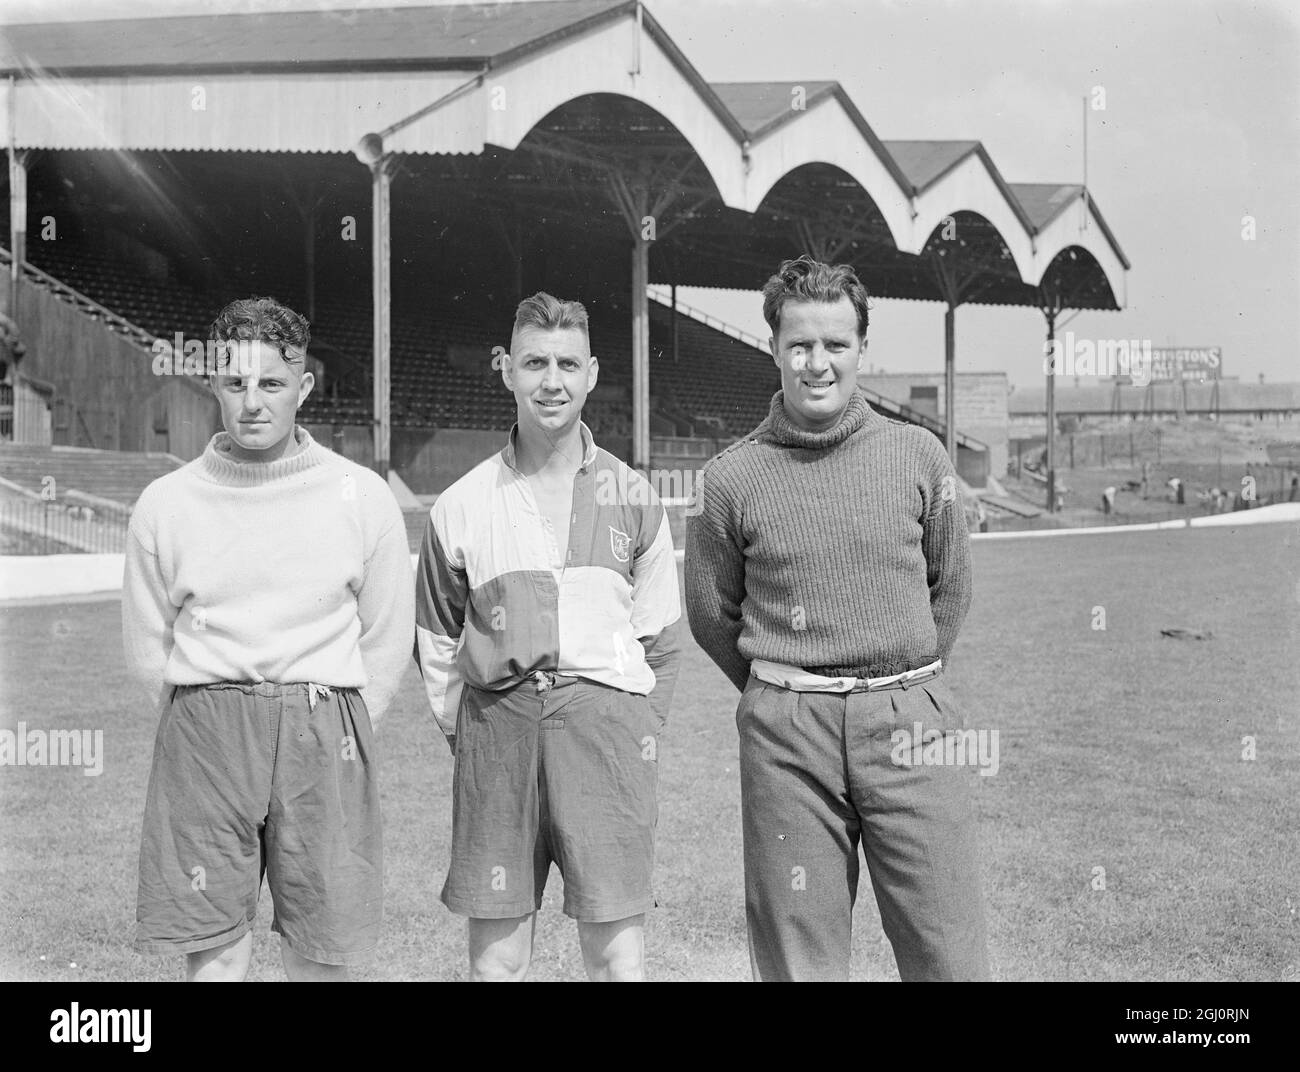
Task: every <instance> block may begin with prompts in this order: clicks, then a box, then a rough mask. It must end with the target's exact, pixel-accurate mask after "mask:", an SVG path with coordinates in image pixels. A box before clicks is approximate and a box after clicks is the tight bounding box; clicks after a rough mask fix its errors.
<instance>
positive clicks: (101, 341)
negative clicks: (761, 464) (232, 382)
mask: <svg viewBox="0 0 1300 1072" xmlns="http://www.w3.org/2000/svg"><path fill="white" fill-rule="evenodd" d="M142 40H148V41H149V42H150V47H149V48H148V50H147V55H144V54H142V52H141V50H140V48H139V43H140V42H141V41H142ZM0 75H2V76H3V80H2V81H0V130H2V131H3V135H4V141H5V143H6V145H7V146H9V148H10V182H9V188H8V196H6V197H5V198H4V199H3V205H0V212H3V214H4V219H3V222H4V227H5V231H6V233H8V234H9V236H10V241H9V243H8V247H9V248H8V249H6V250H5V251H4V253H3V260H4V267H5V269H6V272H7V274H8V275H9V277H10V285H9V286H8V287H4V288H0V303H3V304H2V305H0V308H3V309H4V310H5V311H6V312H7V313H9V314H10V315H11V316H12V318H13V320H14V321H15V323H16V324H17V327H18V330H19V332H20V333H21V336H22V339H23V344H24V346H25V349H26V353H25V356H24V357H22V359H21V360H20V361H16V362H10V363H9V365H8V367H7V370H6V384H5V387H4V391H5V395H4V396H2V397H0V410H4V411H6V412H7V416H5V417H4V425H3V427H2V428H0V438H4V439H8V440H11V441H12V444H11V445H5V444H0V469H2V470H3V473H2V474H0V475H4V476H6V477H7V478H8V479H9V480H10V482H11V483H13V484H16V485H17V484H24V481H25V480H26V478H23V479H21V480H20V479H16V478H15V475H14V474H21V473H22V472H25V470H24V469H23V465H22V464H20V463H19V453H20V451H26V452H27V455H28V457H29V458H30V457H31V456H33V455H32V452H33V451H36V450H38V449H44V450H46V451H57V450H63V451H65V452H66V451H69V450H77V451H80V452H82V453H81V455H80V457H81V459H82V460H83V461H86V460H87V459H89V457H90V452H93V451H111V452H116V453H118V454H119V455H121V461H120V465H119V467H120V468H122V467H125V468H123V475H122V476H121V478H120V479H117V478H114V479H116V480H117V482H116V483H114V480H112V479H108V478H107V477H104V476H103V473H101V477H103V479H104V483H103V484H102V485H101V486H102V487H104V488H109V487H112V488H113V489H114V490H113V492H112V494H113V495H115V496H117V497H118V498H119V499H120V501H123V502H130V501H131V499H132V498H133V494H132V489H133V488H134V487H135V485H136V484H138V483H139V480H143V479H144V478H145V476H146V475H147V474H148V472H150V471H152V468H153V467H156V465H157V464H159V459H162V464H164V465H175V464H179V463H180V462H182V461H184V460H186V459H189V458H193V457H195V456H197V455H198V454H199V453H200V452H201V450H202V448H203V446H204V445H205V443H206V442H207V440H208V438H209V437H210V435H211V434H212V432H213V431H214V430H216V428H217V412H216V407H215V403H214V402H213V400H212V399H211V397H210V396H209V395H208V393H207V392H206V390H205V388H204V387H203V385H202V382H201V380H200V378H199V377H197V376H192V375H161V376H160V375H156V374H155V367H154V363H153V356H154V354H155V353H156V351H157V341H158V340H166V341H168V342H170V341H171V340H174V339H176V338H177V336H180V337H181V339H182V341H185V340H194V339H203V338H204V337H205V334H206V326H207V324H208V323H209V322H210V321H211V319H212V317H213V316H214V314H215V312H216V311H217V310H218V309H219V308H220V307H221V306H222V305H223V304H225V303H226V302H227V301H229V300H231V299H233V298H236V297H246V296H248V295H249V294H271V295H274V296H275V297H277V298H279V299H281V300H282V301H285V302H287V303H288V304H290V305H291V306H294V307H295V308H298V309H300V310H301V311H303V312H304V313H305V314H306V315H307V316H308V318H309V319H310V321H311V322H312V332H313V336H312V348H311V356H312V359H313V360H314V362H316V368H317V369H318V370H319V372H320V373H321V377H320V386H318V388H317V391H316V392H315V393H314V395H313V397H312V398H311V399H310V400H309V401H308V403H307V405H306V406H305V408H304V410H303V413H302V417H301V420H302V423H304V424H305V425H306V426H307V427H308V428H309V429H310V430H311V431H312V433H313V434H314V435H316V436H317V438H319V439H321V440H322V441H323V442H327V443H329V444H331V445H332V446H334V448H335V449H338V450H341V451H343V452H345V453H346V454H347V455H348V456H349V457H353V458H355V459H356V460H358V461H361V462H363V463H364V464H368V465H373V466H374V467H375V468H376V469H378V470H379V471H381V472H384V473H389V472H393V471H395V472H396V474H397V475H398V476H399V477H400V478H401V480H400V481H399V484H402V485H404V486H405V488H407V489H410V491H412V492H414V493H415V494H416V495H421V496H428V495H432V494H436V493H437V492H439V491H440V490H441V489H443V488H445V487H446V486H447V485H448V484H449V483H450V482H451V481H453V480H454V479H456V478H457V477H459V476H460V475H461V474H462V473H464V472H465V471H467V470H468V468H469V467H471V466H472V465H473V464H475V463H476V462H477V461H479V460H481V459H482V458H483V457H484V456H486V455H487V454H488V453H490V452H491V451H492V450H495V449H498V448H499V446H500V442H501V433H502V432H503V431H504V430H505V429H507V428H508V427H509V426H510V423H511V422H512V420H513V400H512V398H511V396H510V395H509V394H508V392H506V391H505V389H504V387H503V386H502V385H501V383H500V376H499V372H498V371H497V368H496V367H495V366H494V364H493V358H494V356H495V353H499V352H500V350H497V351H495V353H494V347H499V348H502V349H504V348H505V347H506V346H507V345H508V342H509V329H510V323H511V319H512V317H513V311H514V307H515V305H516V303H517V302H518V300H519V299H520V297H522V296H524V295H527V294H529V293H532V292H533V291H535V290H537V289H541V288H544V289H547V290H550V291H552V292H554V293H556V294H559V295H561V296H565V297H577V298H580V299H581V300H582V301H583V302H584V304H585V305H586V306H587V308H588V310H589V313H590V316H591V338H592V349H593V352H594V353H595V354H596V355H597V356H598V357H599V358H600V383H599V385H598V387H597V389H596V390H595V391H594V392H593V394H592V397H591V400H590V402H589V407H588V410H587V412H586V419H587V421H588V423H589V424H590V425H591V426H592V428H593V430H594V432H595V434H596V435H597V437H598V439H599V440H600V441H601V442H602V444H603V445H605V446H606V447H608V448H609V449H611V450H613V451H614V452H615V453H616V454H619V455H620V456H623V457H625V458H626V459H627V460H629V461H630V462H632V463H633V464H635V465H637V466H638V467H640V468H642V469H647V470H654V469H661V470H672V471H674V472H680V471H682V470H691V469H695V468H698V467H699V466H700V465H702V464H703V462H704V461H705V460H706V459H707V458H708V457H709V456H710V455H711V454H713V453H715V452H716V451H717V450H718V449H720V448H721V447H722V446H724V445H725V444H726V443H728V442H730V441H731V440H733V439H734V438H735V437H737V436H739V435H743V434H744V433H745V432H747V431H748V430H750V429H751V428H753V427H754V425H755V424H757V423H758V422H759V421H760V420H761V419H762V417H763V415H764V414H765V412H766V410H767V406H768V403H769V401H770V398H771V395H772V393H773V392H774V391H775V390H776V389H777V388H778V387H779V375H778V372H777V370H776V368H775V367H774V365H773V363H772V359H771V357H770V355H769V354H768V353H767V352H766V350H765V348H764V346H763V344H761V343H760V342H759V341H758V340H756V339H752V338H749V337H747V336H745V335H744V333H743V332H739V331H736V330H734V329H729V328H727V327H726V326H725V325H719V324H717V323H716V322H712V321H711V320H710V318H707V317H705V316H703V315H702V314H698V313H696V312H695V311H694V310H689V309H686V308H683V307H680V306H679V305H678V303H677V302H676V300H675V294H676V287H678V286H696V287H701V286H704V287H725V288H740V289H749V290H754V289H757V288H758V287H760V286H761V285H762V283H763V281H764V280H765V279H766V278H767V276H768V275H770V273H771V272H772V271H773V270H774V269H775V267H776V265H777V264H778V263H779V262H780V260H782V259H784V258H786V257H792V256H797V255H798V254H800V253H802V252H810V253H812V254H814V255H815V256H818V257H820V258H823V259H828V260H842V261H848V262H850V263H852V264H854V265H855V266H856V267H857V269H858V270H859V273H860V274H861V276H862V278H863V281H864V282H865V283H866V284H867V286H868V289H869V290H870V291H871V292H872V294H873V295H874V296H877V297H897V298H912V299H919V300H925V301H932V302H938V303H940V304H942V305H943V307H944V310H945V319H946V329H947V330H946V346H945V349H944V352H943V353H936V355H935V359H934V367H935V369H936V370H939V371H941V372H943V373H944V374H945V375H946V376H947V377H948V380H947V382H948V384H949V385H950V386H951V384H952V383H953V382H954V380H953V379H952V377H953V376H954V367H955V356H954V355H955V348H956V331H955V312H956V310H957V308H959V307H960V306H961V305H963V304H967V303H977V304H996V305H1006V306H1019V307H1022V308H1024V309H1027V310H1037V311H1038V312H1039V313H1040V314H1041V315H1043V316H1044V317H1045V318H1046V323H1047V330H1048V333H1049V336H1050V332H1051V331H1052V328H1053V324H1054V322H1055V318H1056V317H1057V316H1058V315H1059V314H1060V313H1061V312H1062V311H1063V310H1065V309H1084V308H1086V309H1117V308H1120V307H1122V305H1123V303H1124V300H1125V286H1126V273H1127V270H1128V267H1129V263H1128V261H1127V259H1126V258H1125V256H1124V254H1123V252H1122V250H1121V249H1120V247H1119V245H1118V242H1117V240H1116V238H1115V236H1114V234H1113V233H1112V232H1111V231H1110V229H1109V228H1108V227H1107V226H1106V223H1105V221H1104V219H1103V218H1102V216H1101V213H1100V210H1099V208H1098V206H1097V203H1096V200H1095V198H1093V197H1092V196H1091V194H1090V193H1089V191H1087V190H1086V189H1084V188H1083V187H1080V186H1077V185H1069V184H1041V183H1035V184H1011V183H1008V182H1006V181H1005V180H1004V179H1003V177H1002V176H1001V174H1000V172H999V171H998V169H997V167H996V165H995V164H994V162H993V160H992V159H991V158H990V156H989V154H988V153H987V152H986V151H985V149H984V148H983V146H982V145H981V144H980V143H979V142H978V141H964V142H933V141H924V142H923V141H881V140H880V139H879V138H878V137H877V136H876V135H875V133H874V132H873V131H872V129H871V127H870V126H869V125H868V123H867V121H866V119H865V118H864V117H863V115H862V114H861V112H860V111H859V110H858V108H857V107H856V105H855V104H854V102H853V101H852V100H851V99H850V98H849V97H848V95H847V93H845V91H844V90H843V88H842V87H841V86H840V85H839V84H838V83H836V82H833V81H809V82H805V83H772V82H755V83H717V84H711V83H708V82H706V81H705V80H704V79H703V78H702V77H701V75H700V74H699V73H698V72H697V71H696V70H695V68H694V67H693V66H692V65H691V63H690V61H689V60H688V59H687V57H686V56H685V55H684V53H683V52H682V50H681V49H680V48H679V47H678V46H677V45H676V44H675V43H674V42H673V41H672V39H671V38H670V37H669V36H668V35H667V33H666V32H665V31H664V30H663V28H662V27H660V26H659V24H658V23H657V22H656V21H655V20H654V18H653V16H652V14H651V12H650V10H648V8H647V7H646V5H644V4H641V3H638V2H635V0H554V2H541V3H502V4H492V5H468V6H466V5H458V6H454V7H437V6H431V7H424V8H401V9H390V10H381V9H371V10H364V11H355V12H345V13H340V12H336V11H331V12H320V11H303V12H292V13H278V14H248V15H226V16H221V17H219V18H216V17H205V16H186V17H159V18H149V19H124V20H113V21H104V22H89V23H76V24H58V25H54V24H24V25H11V26H7V27H3V28H0ZM1088 223H1090V224H1091V225H1090V226H1085V224H1088ZM651 284H654V285H655V286H654V294H653V296H652V295H651ZM869 397H870V398H871V400H872V402H873V404H874V405H876V407H877V408H878V409H880V410H881V411H882V412H885V413H887V414H888V415H890V416H892V417H895V418H897V419H902V420H909V421H912V422H914V423H917V424H920V425H922V426H923V427H926V428H928V429H930V430H931V431H932V432H934V434H935V435H936V436H938V437H939V438H940V439H942V440H944V441H945V442H946V443H947V444H948V447H949V450H950V452H951V454H952V456H953V458H954V461H955V462H956V463H957V466H958V471H959V473H960V474H961V475H962V477H963V478H964V479H965V480H966V481H967V483H969V484H972V485H975V486H982V485H983V482H984V480H985V478H986V477H987V475H988V474H989V457H988V448H987V444H986V443H984V442H982V441H981V440H980V439H979V438H977V437H975V436H972V435H970V434H968V432H967V431H964V430H963V429H962V428H961V426H960V425H961V414H960V412H956V413H954V411H953V407H951V406H948V405H946V403H945V406H944V412H942V413H937V412H923V411H922V410H920V409H916V408H913V407H912V406H911V405H909V404H908V401H907V400H906V399H904V400H896V399H891V398H889V397H886V396H885V395H883V394H880V393H879V392H874V391H873V392H870V393H869ZM941 397H944V398H945V399H947V398H953V397H955V394H954V392H953V391H952V390H949V391H946V392H945V393H944V394H943V395H942V396H941ZM957 397H959V396H957ZM129 459H134V460H133V461H130V464H129V465H128V460H129ZM23 464H25V463H23ZM132 466H134V468H131V467H132ZM127 469H129V470H130V473H135V474H136V476H134V477H133V476H131V475H130V473H128V472H126V470H127ZM44 471H47V472H48V471H49V470H48V469H47V470H44ZM86 473H87V476H86V477H84V478H82V477H78V476H76V475H70V476H69V479H72V480H78V479H84V480H86V481H87V482H89V481H92V480H94V479H97V478H95V477H94V476H93V475H92V474H91V469H89V468H88V469H87V470H86ZM73 486H75V485H73ZM140 486H142V485H140ZM29 490H30V488H29ZM136 493H138V491H137V492H136Z"/></svg>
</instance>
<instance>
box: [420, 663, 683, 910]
mask: <svg viewBox="0 0 1300 1072" xmlns="http://www.w3.org/2000/svg"><path fill="white" fill-rule="evenodd" d="M658 732H659V727H658V725H657V720H656V719H655V717H654V715H653V714H652V713H651V710H650V701H649V699H648V698H647V697H645V696H638V695H636V694H634V693H629V692H623V691H621V690H619V689H615V688H610V687H609V686H606V685H599V684H596V683H595V682H590V681H585V680H577V681H573V680H570V682H569V683H568V684H564V685H556V686H555V687H553V688H551V689H549V690H548V691H546V692H541V693H539V692H538V691H537V689H536V687H535V686H534V684H533V683H532V682H531V681H530V682H526V683H525V684H523V685H520V686H519V687H518V688H515V689H511V690H509V691H506V692H484V691H480V690H478V689H474V688H471V687H469V686H468V685H467V686H466V687H465V689H464V691H463V692H462V693H461V703H460V711H459V713H458V717H457V723H456V773H455V780H454V787H453V812H452V848H451V867H450V868H449V870H448V873H447V882H446V885H444V886H443V890H442V900H443V903H444V904H445V905H446V906H447V907H448V908H450V909H451V910H452V911H453V912H457V913H459V914H460V915H463V916H470V917H472V918H475V919H511V918H514V917H517V916H526V915H530V914H531V913H533V912H535V911H537V909H538V908H540V907H541V903H542V893H543V891H544V890H545V888H546V878H547V874H548V872H549V871H550V867H551V863H552V862H554V863H555V864H556V865H558V867H559V869H560V875H561V876H562V877H563V879H564V913H565V914H566V915H568V916H572V917H573V918H574V919H576V920H578V921H580V922H583V923H609V922H612V921H614V920H619V919H626V918H627V917H628V916H635V915H640V914H641V913H643V912H645V911H647V910H648V909H649V908H650V907H651V906H652V905H653V904H654V894H653V890H652V888H651V874H652V872H653V870H654V844H655V822H656V820H657V819H658V810H657V805H656V800H655V784H656V781H657V777H658V767H659V763H658V746H659V742H658Z"/></svg>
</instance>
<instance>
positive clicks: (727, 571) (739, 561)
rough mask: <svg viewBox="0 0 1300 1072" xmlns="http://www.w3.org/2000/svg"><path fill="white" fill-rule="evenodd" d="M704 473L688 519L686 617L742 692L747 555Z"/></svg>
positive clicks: (722, 499) (720, 494) (721, 497)
mask: <svg viewBox="0 0 1300 1072" xmlns="http://www.w3.org/2000/svg"><path fill="white" fill-rule="evenodd" d="M724 490H725V489H723V488H720V487H719V486H718V484H717V481H716V479H713V480H710V468H706V469H705V471H704V474H703V475H702V477H701V480H700V484H699V487H698V489H697V491H696V499H695V502H694V503H692V505H691V509H690V510H689V511H688V512H687V518H686V562H685V566H686V616H687V619H688V620H689V621H690V626H691V635H692V636H693V637H695V640H696V643H698V644H699V645H700V647H701V648H703V649H704V651H705V654H707V655H708V657H709V658H710V659H712V660H713V661H714V663H716V664H717V666H718V669H720V670H721V671H722V672H723V673H724V674H726V675H727V677H728V679H729V680H730V681H731V683H732V684H733V685H735V686H736V688H738V689H739V690H740V691H741V692H744V690H745V683H746V682H747V681H748V680H749V662H748V660H746V659H745V658H744V656H742V655H741V654H740V651H739V648H738V646H737V645H738V644H739V641H740V633H741V630H742V628H743V621H742V618H741V613H740V605H741V602H742V601H743V600H744V598H745V555H744V550H743V547H742V544H741V541H740V538H739V536H738V535H737V525H736V522H735V519H734V511H733V510H732V509H731V508H730V505H729V498H728V497H727V496H726V495H725V494H724Z"/></svg>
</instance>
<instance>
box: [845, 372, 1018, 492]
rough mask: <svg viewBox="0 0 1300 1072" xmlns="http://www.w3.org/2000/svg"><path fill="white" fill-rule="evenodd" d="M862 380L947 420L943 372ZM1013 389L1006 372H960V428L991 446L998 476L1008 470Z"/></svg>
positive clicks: (992, 469) (878, 374)
mask: <svg viewBox="0 0 1300 1072" xmlns="http://www.w3.org/2000/svg"><path fill="white" fill-rule="evenodd" d="M858 383H859V384H861V385H862V387H864V388H866V389H867V390H868V391H875V392H876V393H877V394H881V395H884V397H885V398H888V399H889V400H890V401H891V402H897V403H898V404H899V405H901V406H907V407H909V408H911V409H912V410H915V411H916V412H918V413H922V414H924V415H925V416H928V417H932V418H934V419H936V420H939V421H942V420H944V415H945V413H946V409H945V400H944V377H943V373H942V372H871V373H863V374H862V375H860V376H859V377H858ZM1009 390H1010V388H1009V386H1008V384H1007V374H1006V373H1005V372H959V373H957V408H956V418H957V420H956V424H957V430H958V431H959V432H964V433H965V434H966V435H969V436H973V437H974V438H976V439H978V440H980V441H981V442H983V443H985V444H986V445H987V446H988V449H989V470H988V471H989V472H990V473H992V474H993V475H994V476H1001V475H1002V474H1003V473H1005V472H1006V471H1007V439H1008V429H1009V419H1008V410H1007V396H1008V393H1009Z"/></svg>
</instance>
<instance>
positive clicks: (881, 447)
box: [686, 391, 971, 689]
mask: <svg viewBox="0 0 1300 1072" xmlns="http://www.w3.org/2000/svg"><path fill="white" fill-rule="evenodd" d="M970 577H971V574H970V546H969V542H968V538H967V531H966V517H965V513H964V511H963V509H962V501H961V495H960V493H959V492H958V490H957V484H956V479H955V475H954V473H953V468H952V463H951V462H950V461H949V460H948V455H947V453H946V452H945V451H944V449H943V445H942V444H941V443H940V442H939V441H938V440H937V439H936V438H935V437H934V436H933V435H932V434H931V433H930V432H928V431H926V430H925V429H924V428H919V427H917V426H915V425H910V424H905V423H902V422H900V421H892V420H889V419H888V418H886V417H882V416H881V415H880V414H878V413H877V412H876V411H875V410H873V409H872V408H871V406H870V405H869V404H868V403H867V400H866V398H865V396H864V395H863V394H862V393H861V392H860V391H855V392H854V393H853V396H852V398H851V399H850V401H849V405H848V406H847V408H846V409H845V411H844V415H843V417H842V418H841V419H840V421H839V423H838V424H836V425H835V427H833V428H831V429H829V430H827V431H824V432H806V431H804V430H802V429H801V428H799V427H798V426H796V425H794V424H792V423H791V422H790V420H789V418H788V417H787V416H786V412H785V408H784V399H783V394H782V392H780V391H778V392H777V393H776V395H775V396H774V397H773V399H772V406H771V410H770V411H769V413H768V416H767V418H766V420H764V421H763V423H762V424H760V425H759V426H758V427H757V428H756V429H754V431H753V432H751V433H750V434H749V435H748V436H746V437H745V438H744V439H743V440H741V441H740V442H739V443H736V444H734V445H732V446H731V447H728V448H727V449H726V450H724V451H723V452H722V453H721V454H719V455H718V456H717V457H716V458H714V459H713V460H712V461H711V462H710V463H709V464H708V465H707V466H706V467H705V469H704V474H703V477H702V481H701V485H700V489H699V491H698V498H697V500H696V502H695V504H694V506H693V508H692V510H691V516H689V517H688V519H687V524H686V610H687V614H688V616H689V619H690V625H691V632H692V634H693V635H694V636H695V639H696V641H697V642H698V643H699V645H700V646H701V647H702V648H703V649H704V650H705V651H706V652H707V653H708V654H709V657H710V658H712V659H713V661H714V662H715V663H717V664H718V666H719V668H720V669H721V670H722V671H723V673H725V674H726V675H727V677H729V678H730V679H731V681H732V682H733V683H734V684H735V685H736V687H737V688H739V689H744V687H745V682H746V681H747V680H748V678H749V664H750V662H751V661H752V660H754V659H767V660H770V661H772V662H779V663H786V664H788V665H792V666H800V667H803V668H804V669H807V670H813V671H814V672H816V673H820V674H825V675H826V676H831V677H840V676H854V677H883V676H886V675H889V674H895V673H901V672H902V671H904V670H908V669H914V668H916V667H918V666H923V665H924V664H926V663H928V662H931V661H933V660H934V659H935V658H943V659H945V660H947V658H948V655H949V652H951V650H952V646H953V644H954V642H955V641H956V639H957V632H958V630H959V629H960V628H961V624H962V621H963V619H964V618H965V617H966V611H967V609H968V608H969V606H970V594H971V580H970Z"/></svg>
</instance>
